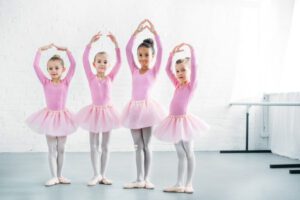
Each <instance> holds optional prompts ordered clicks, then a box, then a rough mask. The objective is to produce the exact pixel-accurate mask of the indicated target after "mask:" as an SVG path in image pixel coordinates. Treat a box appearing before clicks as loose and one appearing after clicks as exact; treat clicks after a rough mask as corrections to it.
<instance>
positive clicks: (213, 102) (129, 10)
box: [0, 0, 267, 152]
mask: <svg viewBox="0 0 300 200" xmlns="http://www.w3.org/2000/svg"><path fill="white" fill-rule="evenodd" d="M87 2H88V3H87ZM239 6H240V5H239V2H238V1H232V0H227V1H221V0H213V1H198V0H193V1H192V0H191V1H172V0H164V1H144V2H143V3H141V1H139V0H129V1H116V0H113V1H99V0H92V1H71V0H68V1H59V0H53V1H38V0H28V1H21V0H11V1H5V0H0V27H1V31H0V44H1V50H0V63H1V64H0V65H1V67H0V80H1V84H0V85H1V93H0V152H7V151H13V152H15V151H21V152H23V151H46V150H47V149H46V142H45V138H44V137H43V136H40V135H38V134H36V133H34V132H32V131H31V130H30V129H29V128H28V127H27V126H26V125H25V123H24V120H25V119H26V117H27V116H29V115H30V114H31V113H33V112H34V111H37V110H38V109H41V108H43V107H44V106H45V103H44V95H43V91H42V87H41V85H40V84H39V82H38V79H37V78H36V76H35V74H34V71H33V68H32V62H33V58H34V54H35V51H36V49H37V47H39V46H41V45H44V44H47V43H50V42H55V43H57V44H61V45H66V46H68V47H69V48H70V49H71V50H72V52H73V54H74V57H75V59H76V61H77V68H76V73H75V76H74V78H73V80H72V83H71V86H70V88H69V96H68V101H67V106H68V108H69V109H71V110H73V111H78V110H79V109H80V108H81V107H83V106H85V105H87V104H89V103H90V102H91V99H90V93H89V89H88V84H87V80H86V78H85V75H84V71H83V69H82V64H81V63H82V60H81V58H82V52H83V49H84V47H85V45H86V43H87V42H88V41H89V39H90V37H91V36H92V35H93V34H94V33H95V32H97V31H99V30H104V31H108V30H110V31H112V32H113V33H115V35H116V36H117V39H118V40H119V43H120V46H121V50H122V59H123V64H122V68H121V71H120V73H119V74H118V76H117V78H116V80H115V83H114V86H113V92H112V99H113V102H114V104H115V106H116V107H117V108H118V110H120V111H121V110H122V108H123V106H124V105H125V103H126V102H127V101H128V100H129V99H130V95H131V76H130V73H129V69H128V66H127V61H126V57H125V51H124V49H125V45H126V42H127V41H128V39H129V37H130V34H131V33H132V32H133V30H134V28H135V27H136V26H137V24H138V22H139V21H141V20H142V19H144V18H150V19H151V20H152V21H153V22H154V24H155V25H156V27H157V30H158V32H159V34H160V36H161V40H162V43H163V49H164V56H163V65H162V68H163V70H161V74H160V76H159V79H158V80H157V83H156V86H155V88H154V91H153V94H154V97H155V98H156V99H157V100H158V101H159V102H160V103H161V104H162V105H163V106H164V107H166V109H168V106H169V103H170V99H171V97H172V93H173V90H174V89H173V88H172V86H171V84H170V82H169V80H168V79H167V76H166V74H165V71H164V67H165V64H166V60H167V56H168V52H169V51H170V50H171V48H172V47H173V46H174V45H175V44H177V43H179V42H181V41H186V42H190V43H191V44H192V45H193V46H194V47H195V49H196V55H197V59H198V64H199V70H198V73H199V76H198V77H199V87H198V90H197V92H196V94H195V96H194V99H193V101H192V103H191V105H190V108H191V111H192V112H193V113H194V114H196V115H198V116H200V117H201V118H203V119H205V120H206V121H207V122H208V123H209V124H210V125H211V131H210V132H209V135H207V136H205V137H200V138H199V139H197V140H196V141H195V149H198V150H219V149H242V148H244V133H245V122H244V121H245V115H244V113H245V112H244V111H245V109H244V108H229V107H228V103H229V101H230V98H231V91H232V87H233V78H234V70H235V62H236V60H235V56H236V51H237V43H236V38H237V37H238V23H239V18H238V16H239ZM146 35H147V34H145V35H143V36H145V37H146ZM140 39H142V37H141V38H140ZM138 42H139V41H137V43H138ZM101 45H102V46H104V48H102V49H105V50H107V51H109V52H111V53H110V54H111V55H113V49H112V48H111V46H112V44H110V43H109V42H108V41H101V42H100V43H97V44H96V45H95V48H94V49H95V51H96V49H97V48H98V49H99V47H100V46H101ZM54 52H55V51H54V50H52V51H50V52H47V53H44V54H43V56H42V62H41V66H42V67H45V62H46V60H47V59H48V58H49V57H50V56H51V55H52V54H53V53H54ZM112 57H114V56H112ZM161 94H163V95H161ZM255 113H256V114H254V115H251V122H253V121H255V123H251V130H250V135H251V136H250V137H251V138H250V140H251V142H250V147H251V148H264V146H265V145H266V144H267V143H266V141H264V140H262V139H260V138H259V137H258V135H259V130H260V121H259V118H257V117H255V116H260V115H259V110H258V111H257V112H255ZM254 124H255V125H254ZM252 135H255V137H252ZM88 141H89V140H88V135H87V133H86V132H85V131H83V130H81V129H79V130H78V131H77V132H76V133H75V134H74V135H72V136H70V137H69V139H68V143H67V150H68V151H88V150H89V148H88ZM111 148H112V150H114V151H118V150H122V151H123V150H125V151H127V150H132V139H131V136H130V133H129V131H128V130H126V129H124V128H122V129H119V130H116V131H114V132H113V138H112V140H111ZM153 148H154V150H170V149H173V146H172V145H170V144H165V143H162V142H159V141H157V140H156V139H154V140H153Z"/></svg>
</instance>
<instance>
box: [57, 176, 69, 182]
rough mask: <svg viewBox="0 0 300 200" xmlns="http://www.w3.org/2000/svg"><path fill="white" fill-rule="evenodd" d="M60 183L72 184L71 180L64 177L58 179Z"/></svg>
mask: <svg viewBox="0 0 300 200" xmlns="http://www.w3.org/2000/svg"><path fill="white" fill-rule="evenodd" d="M58 181H59V183H60V184H70V183H71V181H70V180H69V179H67V178H65V177H62V176H61V177H58Z"/></svg>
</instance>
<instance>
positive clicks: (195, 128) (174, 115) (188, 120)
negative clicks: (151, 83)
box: [153, 49, 209, 143]
mask: <svg viewBox="0 0 300 200" xmlns="http://www.w3.org/2000/svg"><path fill="white" fill-rule="evenodd" d="M172 58H173V54H170V56H169V59H168V62H167V67H166V71H167V74H168V76H169V78H170V80H171V81H172V83H173V85H174V87H175V88H176V89H175V92H174V95H173V98H172V101H171V104H170V115H169V116H168V117H167V118H165V119H164V120H163V121H162V122H161V123H160V124H159V125H158V126H157V127H156V128H155V130H154V133H153V134H154V135H155V136H156V137H157V138H158V139H160V140H163V141H167V142H173V143H177V142H179V141H181V140H183V141H189V140H192V139H193V138H194V137H196V136H198V135H200V134H201V133H203V132H204V131H207V130H208V129H209V126H208V124H207V123H206V122H205V121H203V120H201V119H200V118H198V117H197V116H194V115H192V114H187V112H188V105H189V103H190V100H191V98H192V96H193V93H194V91H195V89H196V85H197V84H196V82H197V78H196V75H197V71H196V63H195V55H194V50H193V49H192V50H191V77H190V82H189V83H188V84H187V85H185V86H180V83H179V81H178V80H177V79H176V77H175V74H174V73H173V72H172V70H171V65H172Z"/></svg>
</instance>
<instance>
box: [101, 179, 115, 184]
mask: <svg viewBox="0 0 300 200" xmlns="http://www.w3.org/2000/svg"><path fill="white" fill-rule="evenodd" d="M99 183H100V184H103V185H112V181H111V180H109V179H107V178H102V179H101V181H100V182H99Z"/></svg>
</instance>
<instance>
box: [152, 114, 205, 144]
mask: <svg viewBox="0 0 300 200" xmlns="http://www.w3.org/2000/svg"><path fill="white" fill-rule="evenodd" d="M208 129H209V125H208V124H207V123H206V122H205V121H203V120H201V119H200V118H199V117H197V116H195V115H192V114H186V115H169V116H168V117H167V118H165V119H164V120H163V121H162V122H161V123H160V124H159V125H158V126H157V127H156V128H155V129H154V132H153V134H154V136H155V137H157V138H158V139H159V140H162V141H166V142H172V143H177V142H179V141H181V140H183V141H190V140H192V139H193V138H195V137H196V136H198V135H200V134H202V133H203V132H205V131H207V130H208Z"/></svg>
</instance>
